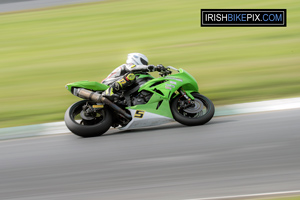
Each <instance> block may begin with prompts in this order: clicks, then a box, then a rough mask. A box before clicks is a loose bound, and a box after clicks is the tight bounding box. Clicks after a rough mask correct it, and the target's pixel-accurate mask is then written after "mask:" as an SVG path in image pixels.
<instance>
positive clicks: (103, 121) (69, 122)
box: [65, 100, 113, 138]
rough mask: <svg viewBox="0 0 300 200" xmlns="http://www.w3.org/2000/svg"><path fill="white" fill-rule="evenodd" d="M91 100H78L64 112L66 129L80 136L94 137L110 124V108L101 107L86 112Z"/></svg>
mask: <svg viewBox="0 0 300 200" xmlns="http://www.w3.org/2000/svg"><path fill="white" fill-rule="evenodd" d="M93 104H95V103H93V102H89V101H87V100H83V101H78V102H76V103H74V104H73V105H71V106H70V107H69V108H68V109H67V111H66V113H65V123H66V126H67V127H68V129H69V130H70V131H71V132H72V133H74V134H75V135H78V136H80V137H84V138H85V137H95V136H101V135H103V134H104V133H105V132H106V131H107V130H108V129H109V128H110V126H111V125H112V122H113V119H112V114H111V113H110V110H109V109H107V108H105V107H104V108H103V109H101V110H99V111H97V112H93V113H90V114H87V112H86V111H87V109H88V108H89V107H91V106H92V105H93Z"/></svg>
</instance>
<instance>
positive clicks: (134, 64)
mask: <svg viewBox="0 0 300 200" xmlns="http://www.w3.org/2000/svg"><path fill="white" fill-rule="evenodd" d="M164 70H166V68H165V67H164V66H163V65H157V66H154V65H148V58H147V57H146V56H145V55H143V54H141V53H130V54H128V57H127V60H126V64H123V65H121V66H119V67H117V68H116V69H115V70H114V71H112V72H111V73H110V74H109V75H108V76H107V77H106V78H105V79H104V80H103V81H102V83H103V84H106V85H109V86H110V87H109V88H108V89H107V90H106V91H105V92H103V94H102V95H103V96H105V97H107V98H109V99H110V98H112V96H113V95H114V93H115V92H118V91H119V90H120V89H126V88H127V87H128V86H130V85H132V84H133V83H134V82H135V80H136V76H135V74H134V73H135V72H146V73H147V72H154V71H158V72H160V71H164Z"/></svg>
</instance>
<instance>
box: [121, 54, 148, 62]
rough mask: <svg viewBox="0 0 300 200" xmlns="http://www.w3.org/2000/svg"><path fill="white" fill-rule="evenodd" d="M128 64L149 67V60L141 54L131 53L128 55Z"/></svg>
mask: <svg viewBox="0 0 300 200" xmlns="http://www.w3.org/2000/svg"><path fill="white" fill-rule="evenodd" d="M126 63H127V64H134V65H148V58H147V57H146V56H145V55H143V54H141V53H130V54H128V57H127V60H126Z"/></svg>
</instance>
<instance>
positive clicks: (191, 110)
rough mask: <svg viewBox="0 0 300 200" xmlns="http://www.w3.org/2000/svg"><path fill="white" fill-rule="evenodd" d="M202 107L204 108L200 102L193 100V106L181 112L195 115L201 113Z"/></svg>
mask: <svg viewBox="0 0 300 200" xmlns="http://www.w3.org/2000/svg"><path fill="white" fill-rule="evenodd" d="M203 107H204V105H203V103H202V101H201V100H199V99H196V98H195V100H194V106H191V107H189V108H186V109H183V111H184V112H187V113H191V114H195V113H199V112H201V111H202V109H203Z"/></svg>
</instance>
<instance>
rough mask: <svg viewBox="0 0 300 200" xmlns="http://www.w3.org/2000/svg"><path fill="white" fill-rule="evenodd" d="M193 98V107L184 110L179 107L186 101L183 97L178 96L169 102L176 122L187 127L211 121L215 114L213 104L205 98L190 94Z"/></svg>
mask: <svg viewBox="0 0 300 200" xmlns="http://www.w3.org/2000/svg"><path fill="white" fill-rule="evenodd" d="M192 95H193V97H194V98H195V100H194V102H195V106H194V107H190V108H187V109H184V108H182V107H181V106H180V104H182V101H186V100H185V98H184V97H183V96H180V95H178V96H177V97H175V98H174V99H173V101H172V102H171V111H172V114H173V117H174V119H175V120H176V121H178V122H179V123H181V124H184V125H187V126H196V125H203V124H205V123H207V122H209V121H210V120H211V118H212V117H213V116H214V113H215V107H214V104H213V103H212V101H211V100H210V99H208V98H207V97H205V96H203V95H201V94H199V93H196V92H195V93H192Z"/></svg>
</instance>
